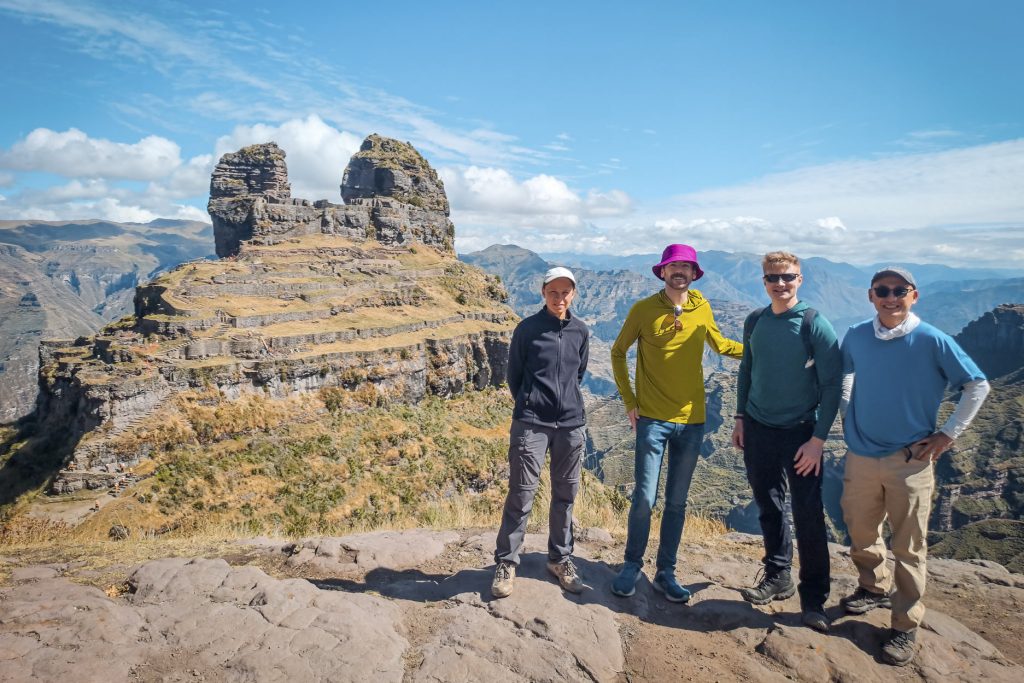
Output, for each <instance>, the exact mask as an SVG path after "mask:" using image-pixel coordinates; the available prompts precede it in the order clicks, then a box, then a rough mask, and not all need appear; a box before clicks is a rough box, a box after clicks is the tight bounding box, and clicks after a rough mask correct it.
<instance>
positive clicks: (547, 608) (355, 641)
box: [0, 529, 1024, 683]
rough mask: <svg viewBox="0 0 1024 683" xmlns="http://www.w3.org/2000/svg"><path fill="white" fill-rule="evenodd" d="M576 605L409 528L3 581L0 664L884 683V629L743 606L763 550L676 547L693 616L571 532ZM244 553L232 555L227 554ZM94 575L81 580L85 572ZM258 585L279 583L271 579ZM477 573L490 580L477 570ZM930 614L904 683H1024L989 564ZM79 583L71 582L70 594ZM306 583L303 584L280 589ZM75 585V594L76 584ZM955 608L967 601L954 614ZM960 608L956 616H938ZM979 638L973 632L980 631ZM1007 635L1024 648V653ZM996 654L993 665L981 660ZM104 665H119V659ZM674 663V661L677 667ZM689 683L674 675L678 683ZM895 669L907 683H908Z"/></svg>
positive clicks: (841, 553) (946, 571)
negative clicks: (98, 582)
mask: <svg viewBox="0 0 1024 683" xmlns="http://www.w3.org/2000/svg"><path fill="white" fill-rule="evenodd" d="M577 537H578V541H579V542H578V543H577V546H576V553H575V554H576V557H577V560H576V561H577V564H578V566H579V567H580V572H581V576H582V577H583V580H584V582H585V584H586V585H585V589H584V591H583V593H582V594H580V595H573V594H569V593H564V592H562V591H561V590H560V589H559V587H558V585H557V583H555V582H554V581H553V580H552V578H551V576H550V575H549V574H548V572H547V570H546V568H545V566H544V565H545V562H546V555H547V543H546V539H545V538H544V537H543V536H541V535H538V534H529V535H528V536H527V537H526V539H525V547H524V553H523V556H522V562H521V564H520V567H519V571H518V573H517V574H518V575H517V578H516V586H515V591H514V593H513V594H512V595H511V596H510V597H508V598H505V599H502V600H494V599H492V598H491V597H490V591H489V588H490V580H491V571H490V566H489V565H491V564H492V562H493V561H492V559H491V553H492V552H493V549H494V533H493V532H491V533H484V534H477V533H475V532H465V531H464V532H457V531H441V532H438V531H426V530H410V531H403V532H376V533H369V534H359V535H356V536H348V537H342V538H313V539H304V540H302V541H299V542H297V543H294V542H282V541H274V540H270V539H254V540H253V541H250V542H247V543H246V545H245V546H244V547H242V548H236V549H232V551H233V552H232V561H233V562H236V563H237V562H239V561H240V559H241V558H245V559H242V560H241V561H243V562H248V563H247V564H243V565H242V566H232V565H231V564H229V563H228V562H227V561H225V560H223V559H219V558H214V559H201V558H196V559H189V558H166V559H158V560H153V561H150V562H146V563H145V564H142V565H141V566H139V567H138V568H136V569H134V570H133V571H131V573H130V574H127V575H124V574H122V575H120V577H115V583H114V584H113V585H112V586H110V588H108V590H107V592H106V593H105V592H104V591H102V590H100V588H97V587H94V586H90V585H87V583H88V581H89V577H88V572H87V571H82V570H76V568H74V567H72V566H68V565H64V566H38V565H36V566H16V567H14V568H12V571H11V572H10V576H11V583H12V584H13V585H9V586H6V587H3V588H0V622H2V623H3V624H4V628H3V629H2V630H0V661H3V662H4V669H3V671H4V674H5V675H6V676H7V677H8V678H9V680H26V681H27V680H33V681H41V682H43V683H47V682H50V681H63V680H67V679H69V678H74V679H76V680H110V681H120V680H140V681H157V680H200V681H201V680H218V681H220V680H223V681H279V680H295V681H366V680H374V681H378V680H380V681H396V682H398V681H423V682H427V681H580V682H581V683H594V682H595V681H621V680H630V681H639V680H647V681H665V680H678V679H680V678H681V674H682V675H683V676H685V677H687V678H690V679H692V680H720V681H737V680H757V681H786V680H799V681H853V680H857V681H887V680H893V677H894V675H896V672H895V670H894V669H893V668H892V667H888V666H887V665H885V664H882V663H881V662H880V656H879V655H880V643H881V640H882V638H883V637H884V636H885V634H886V633H887V631H888V622H889V613H888V611H887V610H875V611H872V612H869V613H868V614H865V615H861V616H849V615H843V614H840V611H839V610H838V606H837V605H836V604H835V603H836V601H837V599H838V597H834V598H832V600H831V601H830V604H829V605H828V611H829V613H830V614H832V615H833V616H834V617H835V621H834V622H833V626H832V631H831V633H829V634H821V633H818V632H816V631H813V630H811V629H808V628H805V627H802V626H801V625H800V623H799V620H800V612H799V598H797V597H796V596H794V597H792V598H790V599H789V600H785V601H781V602H774V603H772V604H771V605H767V606H764V607H754V606H752V605H749V604H748V603H746V602H744V601H743V600H742V599H741V598H740V596H739V592H738V588H740V587H741V586H744V585H749V582H750V581H751V580H752V578H753V576H754V574H755V572H756V571H757V568H758V567H759V566H760V563H759V561H757V560H756V559H755V558H754V554H755V553H756V549H757V548H758V546H759V542H760V539H759V538H757V537H748V536H744V535H742V534H730V535H729V538H725V539H717V540H715V541H713V542H712V543H710V544H708V545H704V544H701V545H695V544H692V543H690V544H687V546H686V558H687V559H686V562H685V563H681V566H680V569H679V571H680V580H681V582H682V583H684V584H685V585H687V586H689V587H690V589H691V590H692V591H693V598H692V600H691V601H690V604H689V605H687V606H680V605H676V604H672V603H668V602H666V601H665V600H664V598H663V597H662V596H661V595H660V594H658V593H657V592H656V591H654V590H653V588H652V587H651V585H650V582H649V581H648V579H647V576H646V575H644V576H641V580H640V582H639V583H638V584H637V590H636V595H635V596H633V597H632V598H631V599H628V600H624V599H621V598H616V597H615V596H613V595H611V593H610V592H609V591H608V590H607V585H608V583H610V581H611V579H612V578H613V577H614V575H615V572H614V567H612V566H611V565H610V564H609V563H608V561H607V560H606V559H605V558H606V557H607V556H609V555H613V556H615V557H620V556H621V547H615V546H614V543H613V541H612V539H611V537H610V535H608V534H607V532H603V531H601V530H598V529H580V530H578V534H577ZM830 549H831V560H832V563H833V566H834V568H835V569H834V588H835V591H834V593H835V594H836V595H837V596H838V595H842V594H845V593H846V592H847V591H849V590H852V588H853V587H854V586H855V585H856V577H855V575H854V571H853V567H852V564H851V563H850V562H849V559H848V551H847V549H845V548H843V547H840V546H831V548H830ZM239 551H240V552H239ZM87 566H88V565H87ZM259 567H263V568H266V567H273V569H270V570H269V571H270V572H271V573H272V574H273V575H271V574H268V573H267V572H266V571H264V569H261V568H259ZM485 567H486V569H485ZM929 570H930V574H931V577H930V583H929V595H928V598H927V600H928V601H929V610H928V612H927V614H926V616H925V620H924V623H923V624H922V626H921V628H920V630H919V632H918V637H917V643H918V652H917V656H916V658H915V660H914V663H913V664H912V665H911V666H910V667H908V668H907V669H906V670H905V671H906V672H907V673H908V674H909V675H911V676H912V677H914V678H915V680H923V681H936V682H938V681H942V682H943V683H945V682H946V681H977V680H986V681H993V682H997V681H1018V680H1020V677H1021V675H1022V668H1021V666H1020V665H1018V664H1017V663H1015V661H1014V658H1015V657H1019V655H1018V653H1017V651H1016V650H1013V649H1012V647H1013V645H1014V644H1015V636H1016V635H1017V634H1019V632H1020V626H1019V620H1017V619H1016V618H1015V617H1016V614H1015V613H1014V607H1016V606H1019V605H1020V604H1021V601H1022V600H1024V581H1022V580H1021V577H1019V576H1015V575H1012V574H1010V573H1008V572H1007V571H1006V570H1005V569H1004V568H1002V567H1000V566H998V565H995V564H994V563H981V564H968V563H965V562H954V561H949V560H936V561H933V562H931V563H929ZM76 572H81V574H82V575H81V576H76ZM291 577H301V578H291ZM83 581H84V582H85V583H83ZM963 591H969V592H970V594H971V596H972V600H971V604H970V605H969V606H966V605H965V603H964V601H963V599H962V597H957V596H958V595H962V593H963ZM947 596H953V601H952V602H951V603H950V604H951V605H952V606H953V607H957V606H959V607H960V609H961V610H962V615H957V616H961V617H962V618H967V619H970V620H972V622H978V620H979V619H983V618H984V617H983V615H985V614H986V613H992V612H994V613H996V614H999V615H1000V616H997V617H994V618H990V619H989V620H988V621H987V622H986V621H981V622H980V623H981V626H980V628H981V629H982V631H983V632H984V634H983V635H979V633H977V632H975V631H974V630H972V628H971V627H970V626H969V625H967V624H965V623H963V622H962V621H960V620H958V619H957V618H954V617H953V616H950V615H949V614H948V613H946V612H944V610H942V609H936V608H935V607H934V604H935V602H936V601H942V600H944V599H945V598H946V597H947ZM975 628H979V627H978V626H975ZM1018 637H1019V636H1018ZM991 640H998V641H999V642H1000V643H1001V644H1004V646H1008V647H1009V648H1011V649H1009V650H1004V652H1005V654H1004V652H1001V651H1000V649H999V648H998V647H997V646H995V645H994V644H993V642H990V641H991ZM112 653H113V654H115V655H116V656H112ZM681 653H684V654H681ZM683 672H685V674H683ZM902 673H903V671H901V672H900V675H902Z"/></svg>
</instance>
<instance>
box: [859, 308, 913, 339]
mask: <svg viewBox="0 0 1024 683" xmlns="http://www.w3.org/2000/svg"><path fill="white" fill-rule="evenodd" d="M871 322H872V324H873V325H874V327H875V339H881V340H882V341H889V340H890V339H899V338H900V337H905V336H907V335H908V334H910V333H911V332H913V331H914V330H915V329H916V328H917V326H918V325H920V324H921V319H920V318H918V317H917V315H916V314H914V313H908V314H907V319H906V320H904V321H903V322H901V323H900V324H899V325H897V326H896V327H893V328H888V327H886V326H885V325H883V324H882V322H881V321H880V320H879V319H878V316H877V315H876V316H875V317H874V318H873V319H872V320H871Z"/></svg>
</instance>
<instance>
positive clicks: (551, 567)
mask: <svg viewBox="0 0 1024 683" xmlns="http://www.w3.org/2000/svg"><path fill="white" fill-rule="evenodd" d="M548 571H549V572H551V573H552V574H554V575H555V576H556V577H558V583H559V585H561V586H562V588H563V589H565V590H567V591H569V592H570V593H582V592H583V579H581V578H580V575H579V574H577V573H576V565H574V564H573V563H572V560H566V561H565V562H548Z"/></svg>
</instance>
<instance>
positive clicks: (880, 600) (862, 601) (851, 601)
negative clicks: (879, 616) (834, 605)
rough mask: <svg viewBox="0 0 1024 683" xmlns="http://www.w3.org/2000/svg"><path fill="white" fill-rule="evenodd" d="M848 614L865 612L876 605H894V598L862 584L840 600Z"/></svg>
mask: <svg viewBox="0 0 1024 683" xmlns="http://www.w3.org/2000/svg"><path fill="white" fill-rule="evenodd" d="M839 604H840V605H842V606H843V609H845V610H846V613H847V614H864V613H865V612H870V611H871V610H873V609H875V608H876V607H892V600H890V599H889V596H888V595H886V594H884V593H873V592H871V591H869V590H868V589H867V588H863V587H861V586H858V587H857V590H855V591H854V592H853V594H851V595H847V596H846V597H845V598H841V599H840V600H839Z"/></svg>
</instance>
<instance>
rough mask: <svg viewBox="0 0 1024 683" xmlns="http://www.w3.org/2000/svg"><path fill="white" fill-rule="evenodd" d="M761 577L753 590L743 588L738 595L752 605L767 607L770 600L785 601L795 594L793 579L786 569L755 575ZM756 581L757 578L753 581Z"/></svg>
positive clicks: (763, 571) (764, 571)
mask: <svg viewBox="0 0 1024 683" xmlns="http://www.w3.org/2000/svg"><path fill="white" fill-rule="evenodd" d="M757 575H758V576H760V577H761V580H760V581H758V583H757V585H756V586H754V587H753V588H743V589H742V590H740V595H742V596H743V599H744V600H746V601H747V602H749V603H752V604H754V605H767V604H768V603H769V602H771V601H772V600H786V599H788V598H791V597H793V594H794V593H796V586H794V585H793V577H792V576H791V575H790V573H789V570H788V569H783V570H782V571H773V572H769V571H766V570H764V569H762V570H761V571H759V572H758V573H757ZM754 580H755V581H757V578H755V579H754Z"/></svg>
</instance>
